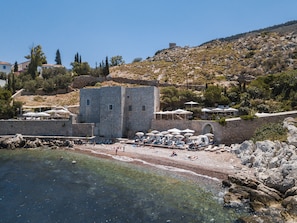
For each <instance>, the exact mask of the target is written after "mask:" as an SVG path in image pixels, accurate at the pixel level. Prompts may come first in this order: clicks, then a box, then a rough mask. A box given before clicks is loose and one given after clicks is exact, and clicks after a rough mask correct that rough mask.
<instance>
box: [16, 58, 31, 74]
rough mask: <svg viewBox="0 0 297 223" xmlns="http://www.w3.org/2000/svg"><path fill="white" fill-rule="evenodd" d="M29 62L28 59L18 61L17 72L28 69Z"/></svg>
mask: <svg viewBox="0 0 297 223" xmlns="http://www.w3.org/2000/svg"><path fill="white" fill-rule="evenodd" d="M29 64H30V60H28V61H25V62H22V63H18V72H20V73H21V72H24V71H26V70H28V67H29Z"/></svg>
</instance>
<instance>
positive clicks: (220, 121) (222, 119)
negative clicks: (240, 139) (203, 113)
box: [218, 117, 227, 126]
mask: <svg viewBox="0 0 297 223" xmlns="http://www.w3.org/2000/svg"><path fill="white" fill-rule="evenodd" d="M218 123H219V124H220V125H223V126H225V125H227V122H226V118H225V117H222V118H220V119H219V120H218Z"/></svg>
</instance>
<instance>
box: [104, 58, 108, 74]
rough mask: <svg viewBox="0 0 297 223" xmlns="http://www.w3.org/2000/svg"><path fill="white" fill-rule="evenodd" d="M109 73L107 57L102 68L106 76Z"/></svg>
mask: <svg viewBox="0 0 297 223" xmlns="http://www.w3.org/2000/svg"><path fill="white" fill-rule="evenodd" d="M108 74H109V64H108V57H106V58H105V67H104V70H103V75H104V76H107V75H108Z"/></svg>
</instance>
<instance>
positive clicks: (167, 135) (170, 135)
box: [165, 134, 173, 138]
mask: <svg viewBox="0 0 297 223" xmlns="http://www.w3.org/2000/svg"><path fill="white" fill-rule="evenodd" d="M165 136H166V137H167V138H172V137H173V135H172V134H166V135H165Z"/></svg>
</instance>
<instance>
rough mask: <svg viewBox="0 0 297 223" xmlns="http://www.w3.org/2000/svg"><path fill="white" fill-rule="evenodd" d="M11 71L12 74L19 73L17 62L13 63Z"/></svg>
mask: <svg viewBox="0 0 297 223" xmlns="http://www.w3.org/2000/svg"><path fill="white" fill-rule="evenodd" d="M13 71H14V72H18V71H19V66H18V62H14V67H13Z"/></svg>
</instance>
